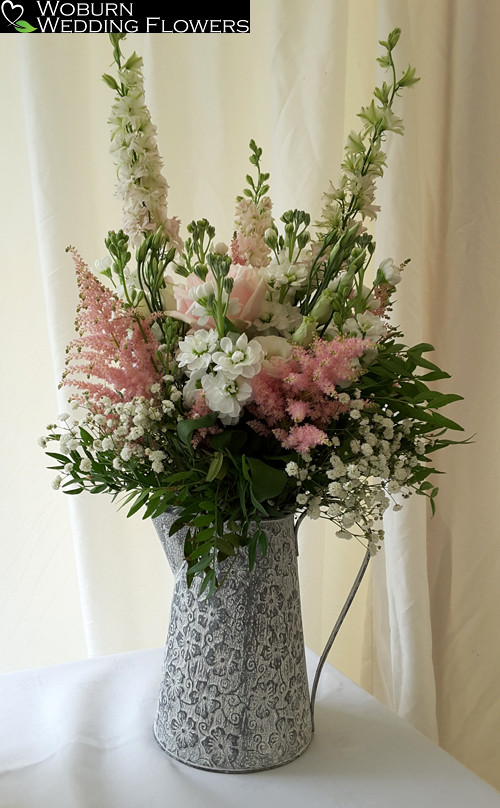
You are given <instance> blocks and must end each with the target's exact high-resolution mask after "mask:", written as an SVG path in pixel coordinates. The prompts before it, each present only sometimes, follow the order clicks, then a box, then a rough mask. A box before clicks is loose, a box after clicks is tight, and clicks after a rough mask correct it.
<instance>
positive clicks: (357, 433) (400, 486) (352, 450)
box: [285, 409, 429, 555]
mask: <svg viewBox="0 0 500 808" xmlns="http://www.w3.org/2000/svg"><path fill="white" fill-rule="evenodd" d="M392 415H393V413H392V412H391V411H390V410H387V411H386V412H385V413H383V414H382V413H375V414H368V413H367V412H364V413H361V412H360V410H359V409H353V410H352V411H351V412H350V417H351V419H352V420H354V421H355V422H356V427H355V428H354V429H352V433H353V437H351V439H350V441H349V445H348V446H347V447H346V446H342V447H341V449H342V451H340V450H339V451H337V452H335V451H334V452H333V453H332V454H331V457H330V467H329V468H328V470H327V471H326V476H327V478H328V479H329V480H330V483H329V485H328V488H327V494H326V496H325V497H324V498H323V499H322V500H321V498H319V497H317V496H314V495H313V493H312V492H313V491H314V484H313V480H314V472H315V471H316V467H315V466H313V465H311V462H310V458H303V460H304V465H303V466H299V464H298V463H294V462H291V463H288V464H287V466H286V468H285V471H286V473H287V474H288V476H289V477H295V478H297V487H298V490H299V493H298V494H297V497H296V502H297V505H298V506H299V507H300V508H301V509H303V508H304V507H306V508H307V515H308V516H309V517H311V518H318V517H319V516H320V515H321V514H322V513H323V514H324V515H325V516H327V517H328V518H329V519H331V520H332V521H333V522H334V523H335V524H336V525H337V526H338V528H339V530H338V531H337V536H338V537H339V538H341V539H351V538H353V537H355V538H358V539H360V540H366V541H367V544H368V548H369V550H370V552H371V553H372V554H373V555H374V554H375V553H376V552H377V550H378V549H379V548H380V542H381V541H382V539H383V537H384V531H383V528H382V517H383V514H384V512H385V511H386V510H387V508H388V507H389V505H390V504H391V500H392V499H393V495H394V494H402V496H403V497H407V496H409V494H410V492H411V488H410V486H409V485H408V481H410V479H411V478H412V476H413V474H414V471H415V467H416V466H418V465H419V464H420V462H421V463H422V465H425V457H424V453H425V452H426V451H427V450H428V444H429V441H428V440H427V439H425V438H423V437H422V436H417V437H415V438H413V437H412V435H411V431H412V422H411V420H409V419H405V420H403V421H396V420H394V419H393V418H392ZM339 443H340V442H339V441H337V446H338V445H339ZM341 454H342V457H343V458H344V459H342V458H341V456H340V455H341ZM419 458H421V460H420V459H419ZM393 507H394V510H400V507H401V506H400V505H399V504H397V503H394V505H393Z"/></svg>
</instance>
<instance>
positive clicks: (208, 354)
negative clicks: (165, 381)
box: [177, 328, 217, 374]
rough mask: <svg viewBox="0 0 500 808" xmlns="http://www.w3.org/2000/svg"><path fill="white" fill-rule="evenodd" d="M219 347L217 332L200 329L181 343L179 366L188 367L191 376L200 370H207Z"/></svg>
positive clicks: (178, 357)
mask: <svg viewBox="0 0 500 808" xmlns="http://www.w3.org/2000/svg"><path fill="white" fill-rule="evenodd" d="M216 346H217V332H216V331H214V330H213V329H210V330H208V331H207V330H206V329H204V328H200V329H198V330H197V331H195V332H194V333H193V334H188V335H187V336H186V337H184V339H183V340H181V341H180V342H179V353H178V354H177V364H178V365H179V367H181V368H182V367H186V368H187V370H188V371H189V373H190V374H192V373H193V372H195V371H199V370H206V368H208V366H209V364H210V362H211V360H212V353H213V351H214V349H215V348H216Z"/></svg>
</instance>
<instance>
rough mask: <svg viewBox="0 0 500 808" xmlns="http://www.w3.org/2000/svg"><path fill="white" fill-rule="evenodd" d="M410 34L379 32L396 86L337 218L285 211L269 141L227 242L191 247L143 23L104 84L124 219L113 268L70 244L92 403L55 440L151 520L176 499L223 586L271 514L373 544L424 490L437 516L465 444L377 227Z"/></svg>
mask: <svg viewBox="0 0 500 808" xmlns="http://www.w3.org/2000/svg"><path fill="white" fill-rule="evenodd" d="M399 36H400V31H399V29H395V30H394V31H392V32H391V33H390V34H389V36H388V38H387V41H384V42H381V43H380V44H381V46H382V47H383V53H382V55H381V56H380V57H379V59H378V62H379V63H380V65H381V66H382V67H383V68H385V69H386V70H387V71H388V74H389V80H388V82H385V81H384V82H383V83H382V85H381V86H380V87H377V88H375V90H374V96H373V99H372V100H371V103H370V104H369V106H367V107H363V108H362V109H361V112H360V113H359V117H360V118H361V120H362V122H363V123H362V129H361V131H360V132H359V133H356V132H352V133H351V134H350V135H349V137H348V139H347V143H346V147H345V155H344V159H343V162H342V165H341V177H340V181H339V183H338V184H337V185H336V186H334V185H333V184H331V185H330V188H329V189H328V190H327V191H326V192H325V194H324V199H323V208H322V213H321V218H320V220H319V221H318V222H317V223H316V224H314V225H312V224H311V217H310V215H309V214H308V213H306V212H304V211H301V210H289V211H286V212H285V213H284V214H283V215H282V216H281V218H280V219H276V218H275V216H274V214H273V207H272V202H271V199H270V197H269V196H268V192H269V187H270V186H269V174H268V173H266V172H265V171H263V169H262V165H261V158H262V150H261V149H260V148H259V147H258V146H257V145H256V143H255V142H254V141H253V140H252V141H250V163H251V165H252V167H253V173H252V174H249V175H247V177H246V183H247V185H246V187H245V188H244V190H243V193H242V195H241V196H239V197H238V198H237V199H236V205H235V218H234V233H233V235H232V237H231V239H230V243H228V244H226V243H223V242H218V241H217V240H216V236H215V230H214V228H213V227H212V226H211V225H210V223H209V222H208V220H206V219H202V220H199V221H192V222H191V223H190V224H188V225H187V235H186V238H185V240H184V239H182V238H181V235H180V223H179V221H178V219H176V218H175V217H172V218H169V216H168V213H167V192H168V185H167V182H166V180H165V179H164V177H163V176H162V160H161V158H160V155H159V153H158V148H157V142H156V129H155V127H154V125H153V124H152V122H151V118H150V114H149V111H148V108H147V105H146V101H145V95H144V81H143V74H142V70H141V68H142V60H141V58H140V57H139V56H137V55H136V54H135V53H133V54H132V55H131V56H130V57H129V58H128V59H127V60H124V57H123V55H122V51H121V40H123V39H124V38H125V35H124V34H111V35H110V40H111V43H112V46H113V54H114V64H115V68H116V75H115V76H111V75H107V74H106V75H104V76H103V78H104V80H105V82H106V83H107V84H108V85H109V87H110V88H111V89H112V90H113V92H114V94H115V98H114V103H113V106H112V113H111V120H110V123H111V148H112V152H113V155H114V160H115V162H116V166H117V177H118V182H117V186H116V192H117V195H118V196H119V197H120V198H121V200H122V207H123V212H124V218H123V224H122V229H121V230H118V231H117V232H115V231H110V232H109V233H108V236H107V238H106V239H105V244H106V247H107V251H108V254H107V257H106V258H105V259H102V260H101V261H100V262H97V264H96V266H97V271H91V270H90V269H89V268H88V267H87V266H86V265H85V264H84V262H83V260H82V259H81V257H80V255H79V254H78V253H77V251H76V250H75V249H74V248H68V249H69V252H70V253H71V255H72V257H73V260H74V263H75V267H76V279H77V283H78V287H79V295H80V304H79V307H78V311H77V319H76V327H77V332H78V333H77V336H76V338H75V339H74V340H73V341H72V342H71V344H70V345H69V346H68V353H67V361H66V370H65V372H64V375H63V379H62V382H61V385H63V386H68V387H69V388H70V390H71V394H70V396H69V401H70V402H71V403H72V406H73V407H74V408H75V410H77V411H78V414H76V413H75V417H73V416H71V415H70V414H68V413H63V414H62V415H61V416H60V418H59V419H58V420H59V423H58V424H50V425H49V426H48V428H47V434H46V436H44V437H43V438H41V439H40V442H41V445H42V446H43V448H44V449H45V451H46V453H47V455H48V456H49V457H50V458H51V459H52V460H53V461H55V465H53V466H51V468H53V469H55V470H57V472H58V475H57V477H56V478H55V481H54V487H55V488H59V487H60V488H61V489H62V490H63V491H64V492H65V493H67V494H80V493H81V492H83V491H89V492H90V493H93V494H100V493H109V494H111V495H112V497H113V498H116V497H118V496H119V495H121V496H122V497H123V500H124V504H125V505H127V506H128V515H132V514H134V513H136V512H138V511H140V510H141V509H142V510H143V511H144V513H143V517H144V518H149V517H155V516H158V515H160V514H161V513H163V512H164V511H166V510H167V509H171V508H176V509H177V510H176V514H177V519H176V521H175V524H174V525H173V527H172V531H173V530H174V529H178V528H180V527H183V526H185V527H187V528H188V531H187V538H186V542H185V557H186V560H187V565H188V566H187V576H188V581H189V582H191V581H192V580H193V578H194V576H198V575H199V576H201V578H202V585H201V588H202V591H207V593H211V592H213V591H214V589H215V588H216V587H217V586H219V585H220V583H221V581H220V580H219V579H218V572H217V570H218V564H217V562H219V561H221V560H225V559H230V558H235V557H236V555H237V554H238V553H239V551H240V548H242V547H246V548H247V549H248V558H249V566H250V568H253V566H254V564H255V563H256V560H257V557H258V554H259V553H262V554H265V553H266V534H265V532H264V531H263V530H262V528H261V522H262V520H263V519H268V518H275V517H282V516H283V515H285V514H287V513H288V514H290V513H295V514H304V515H307V516H309V517H311V518H312V519H317V518H320V517H321V518H326V519H328V520H330V521H331V522H332V523H333V524H334V525H335V526H336V528H337V536H338V537H340V538H342V539H351V538H356V539H358V540H359V541H361V542H363V543H364V544H365V545H366V546H367V547H368V549H369V550H370V552H371V553H375V552H376V551H377V549H379V548H380V545H381V541H382V539H383V528H382V516H383V513H384V511H385V510H386V509H387V508H388V507H389V506H391V504H392V507H393V508H394V509H399V508H401V507H402V506H401V504H400V501H399V500H400V499H401V496H402V498H403V499H404V498H406V497H408V496H410V494H412V493H417V494H421V495H425V496H427V497H428V498H429V499H430V504H431V507H432V509H433V510H434V504H435V503H434V501H435V497H436V495H437V493H438V488H437V487H436V486H435V484H434V483H433V482H432V475H433V474H435V473H437V469H435V468H434V467H433V466H432V463H431V455H432V454H433V453H434V452H435V451H436V450H439V449H442V448H444V447H446V446H448V445H450V444H451V443H459V442H463V441H455V440H451V439H450V438H449V437H447V435H448V430H461V427H460V426H459V425H458V424H457V423H455V422H454V421H452V420H450V419H449V418H447V417H445V416H444V415H443V414H442V413H441V412H440V410H441V408H442V407H444V406H446V405H447V404H449V403H451V402H454V401H456V400H458V399H460V398H461V396H459V395H455V394H444V393H441V392H437V391H435V390H432V389H431V388H430V387H429V386H428V385H429V383H431V382H434V381H436V380H441V379H444V378H447V377H448V374H447V373H445V372H444V371H442V370H441V369H440V368H439V367H438V366H437V365H436V364H434V363H433V362H431V361H429V359H428V358H426V357H425V356H424V355H425V354H427V353H428V352H430V351H432V350H433V347H432V346H431V345H429V344H418V345H414V346H411V347H409V346H407V345H406V344H405V343H404V336H403V334H401V333H400V331H399V330H398V329H397V328H396V327H395V326H394V325H392V324H391V320H390V312H391V301H392V300H393V295H394V293H395V290H396V286H397V284H398V283H399V281H400V280H401V278H402V276H403V274H404V270H405V267H406V265H407V263H408V262H407V261H403V262H402V263H400V264H396V263H395V262H394V261H393V260H392V259H390V258H386V259H384V260H383V261H382V262H381V263H379V265H378V266H377V267H373V266H372V262H373V258H374V253H375V243H374V240H373V237H372V236H371V235H370V234H369V233H368V231H367V229H366V227H365V226H364V222H365V221H366V220H367V219H375V218H376V215H377V211H378V208H377V206H376V205H375V204H374V199H375V190H376V183H377V180H378V179H379V178H380V177H382V175H383V171H384V167H385V164H386V156H385V154H384V152H383V150H382V147H383V143H384V140H385V138H386V137H387V134H388V133H399V134H401V133H402V132H403V124H402V121H401V119H400V118H398V117H397V116H396V114H395V112H394V110H393V104H394V101H395V100H396V98H397V96H398V95H399V94H400V92H401V91H402V90H403V89H405V88H407V87H411V86H412V85H414V84H415V83H416V82H417V81H418V78H417V77H416V75H415V69H414V68H412V67H408V69H407V70H406V71H404V72H403V73H402V74H401V76H400V77H399V78H397V72H396V68H395V64H394V60H393V51H394V49H395V47H396V45H397V42H398V39H399ZM134 251H135V258H133V256H132V253H133V252H134ZM99 274H101V276H102V280H101V279H99V277H98V275H99ZM53 443H55V444H58V451H49V449H50V448H51V446H52V444H53ZM396 495H399V496H396ZM229 566H230V565H229Z"/></svg>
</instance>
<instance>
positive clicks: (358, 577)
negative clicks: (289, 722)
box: [295, 512, 371, 731]
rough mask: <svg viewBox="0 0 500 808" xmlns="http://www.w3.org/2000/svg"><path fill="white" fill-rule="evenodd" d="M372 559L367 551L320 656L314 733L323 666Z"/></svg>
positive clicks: (315, 683)
mask: <svg viewBox="0 0 500 808" xmlns="http://www.w3.org/2000/svg"><path fill="white" fill-rule="evenodd" d="M305 516H306V513H305V512H303V513H301V515H300V516H299V518H298V519H297V522H296V523H295V540H296V543H297V555H298V554H299V545H298V533H299V527H300V525H301V524H302V521H303V519H304V517H305ZM370 557H371V553H370V551H369V550H367V551H366V553H365V556H364V558H363V561H362V563H361V566H360V568H359V570H358V573H357V575H356V578H355V579H354V583H353V585H352V587H351V591H350V592H349V594H348V596H347V599H346V601H345V603H344V605H343V606H342V609H341V611H340V614H339V616H338V618H337V621H336V623H335V625H334V627H333V629H332V633H331V634H330V636H329V638H328V640H327V643H326V645H325V647H324V649H323V653H322V654H321V656H320V659H319V662H318V666H317V668H316V673H315V675H314V681H313V685H312V688H311V719H312V726H313V731H314V705H315V702H316V691H317V689H318V683H319V678H320V676H321V671H322V670H323V666H324V664H325V662H326V659H327V657H328V654H329V653H330V651H331V649H332V645H333V643H334V641H335V638H336V636H337V634H338V633H339V629H340V627H341V625H342V623H343V622H344V619H345V616H346V614H347V612H348V611H349V609H350V606H351V603H352V602H353V600H354V597H355V595H356V592H357V591H358V589H359V587H360V584H361V581H362V580H363V576H364V574H365V572H366V568H367V567H368V562H369V560H370Z"/></svg>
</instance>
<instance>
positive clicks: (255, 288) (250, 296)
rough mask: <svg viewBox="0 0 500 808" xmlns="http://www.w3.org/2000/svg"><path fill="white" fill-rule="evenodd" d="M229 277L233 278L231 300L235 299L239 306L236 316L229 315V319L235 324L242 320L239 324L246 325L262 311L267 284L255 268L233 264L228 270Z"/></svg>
mask: <svg viewBox="0 0 500 808" xmlns="http://www.w3.org/2000/svg"><path fill="white" fill-rule="evenodd" d="M229 277H230V278H233V280H234V286H233V291H232V292H231V300H237V301H238V303H239V304H240V306H241V308H240V311H239V312H238V316H237V317H234V316H231V315H229V319H230V320H232V321H233V322H234V323H235V324H236V325H238V322H239V321H243V322H241V325H242V326H243V327H245V326H248V325H250V323H253V321H254V320H256V319H257V318H258V316H259V314H260V313H261V311H262V304H263V302H264V298H265V296H266V293H267V284H266V282H265V280H264V279H263V278H262V277H261V275H260V274H259V272H257V271H256V270H255V269H251V268H250V267H242V266H235V265H234V264H233V265H232V266H231V269H230V270H229Z"/></svg>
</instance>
